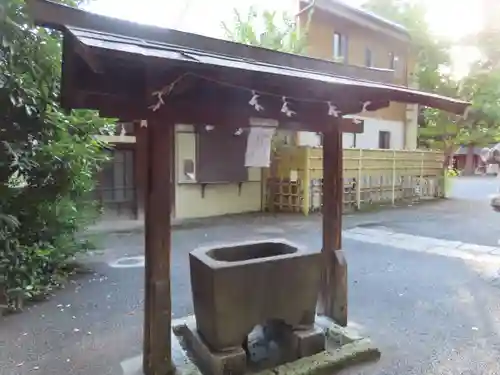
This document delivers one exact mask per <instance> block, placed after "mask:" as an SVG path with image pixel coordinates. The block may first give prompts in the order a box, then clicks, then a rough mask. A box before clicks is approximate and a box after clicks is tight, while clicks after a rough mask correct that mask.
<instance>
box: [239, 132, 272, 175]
mask: <svg viewBox="0 0 500 375" xmlns="http://www.w3.org/2000/svg"><path fill="white" fill-rule="evenodd" d="M274 131H275V129H274V128H263V127H251V128H250V133H249V134H248V139H247V150H246V153H245V167H257V168H265V167H269V165H270V164H271V141H272V139H273V135H274Z"/></svg>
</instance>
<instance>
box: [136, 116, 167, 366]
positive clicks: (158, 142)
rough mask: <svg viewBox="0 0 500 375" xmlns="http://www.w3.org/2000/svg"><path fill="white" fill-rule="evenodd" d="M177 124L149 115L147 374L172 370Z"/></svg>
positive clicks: (146, 291) (145, 324)
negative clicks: (173, 159)
mask: <svg viewBox="0 0 500 375" xmlns="http://www.w3.org/2000/svg"><path fill="white" fill-rule="evenodd" d="M173 134H174V124H173V123H171V122H169V121H166V120H165V121H163V120H158V119H149V120H148V125H147V145H148V147H147V166H145V167H146V170H147V181H146V186H147V188H146V197H145V200H146V202H145V203H146V207H145V208H146V214H145V216H146V223H145V236H146V238H145V240H146V267H145V308H144V310H145V311H144V359H143V370H144V374H145V375H167V374H171V373H173V364H172V354H171V319H172V313H171V311H172V308H171V296H170V248H171V233H170V231H171V228H170V211H171V206H172V205H171V196H172V194H171V189H172V184H171V180H170V172H171V166H172V163H171V157H172V152H171V151H172V147H173V142H174V137H173Z"/></svg>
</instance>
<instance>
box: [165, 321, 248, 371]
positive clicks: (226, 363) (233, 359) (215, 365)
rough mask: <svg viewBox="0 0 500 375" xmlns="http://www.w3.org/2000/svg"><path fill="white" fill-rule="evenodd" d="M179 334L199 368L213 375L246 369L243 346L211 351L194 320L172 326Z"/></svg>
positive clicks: (245, 356)
mask: <svg viewBox="0 0 500 375" xmlns="http://www.w3.org/2000/svg"><path fill="white" fill-rule="evenodd" d="M174 332H176V333H178V334H181V335H182V338H183V339H184V344H185V346H186V348H188V349H189V350H191V351H192V354H193V357H194V358H195V360H196V362H197V363H196V364H197V365H198V367H199V369H200V370H202V371H204V372H206V373H209V374H213V375H226V374H231V375H243V374H245V372H246V370H247V355H246V353H245V351H244V350H243V348H234V349H232V350H227V351H224V352H216V353H214V352H212V351H211V350H210V348H209V347H208V345H207V343H206V342H205V340H203V338H202V337H201V336H200V335H199V333H198V330H197V328H196V321H195V320H194V319H189V320H187V321H185V322H184V324H182V325H180V326H176V327H175V328H174Z"/></svg>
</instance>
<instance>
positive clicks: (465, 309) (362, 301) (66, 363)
mask: <svg viewBox="0 0 500 375" xmlns="http://www.w3.org/2000/svg"><path fill="white" fill-rule="evenodd" d="M478 181H479V180H478ZM479 183H480V182H479ZM481 223H485V226H481V225H480V224H481ZM499 223H500V215H499V214H495V213H493V212H492V211H491V210H490V209H489V207H488V202H487V200H486V198H484V199H476V200H475V201H469V200H463V199H462V200H460V201H454V200H449V201H442V202H439V203H437V204H424V205H421V206H418V207H406V208H398V209H391V210H387V211H382V212H378V213H369V214H359V215H352V216H347V217H345V220H344V226H345V228H344V242H343V247H344V249H345V250H346V254H347V259H348V262H349V302H350V311H349V313H350V319H351V324H355V325H356V326H358V327H359V328H360V329H361V331H362V332H363V333H365V334H367V335H369V336H371V337H372V338H373V339H374V340H375V341H376V342H377V343H378V344H379V345H380V347H381V349H382V352H383V356H382V360H381V361H380V362H379V363H378V364H375V365H370V366H368V367H363V368H360V369H359V368H358V369H353V370H348V371H346V372H345V373H346V374H348V375H350V374H367V375H392V374H394V375H400V374H415V375H416V374H425V375H428V374H440V375H441V374H460V373H462V374H471V375H483V374H498V373H500V364H499V362H498V357H499V355H500V336H499V332H500V289H499V288H500V279H499V275H498V261H497V259H499V258H500V256H498V247H499V246H500V245H499V244H498V239H499V238H500V230H498V224H499ZM212 224H213V225H212V226H210V227H197V228H191V229H186V230H183V229H177V230H175V232H174V234H173V253H172V288H173V292H172V294H173V317H174V318H176V317H181V316H184V315H186V314H189V313H191V312H192V304H191V297H190V285H189V269H188V257H187V254H188V252H189V251H190V250H192V249H193V248H195V247H196V246H198V245H200V244H207V243H215V242H220V241H235V240H245V239H254V238H271V237H285V238H287V239H289V240H292V241H296V242H298V243H301V244H303V245H305V246H307V247H308V248H309V249H311V250H317V249H319V247H320V244H321V235H320V234H321V233H320V230H321V225H320V218H318V217H311V218H307V219H304V218H300V217H291V216H284V217H280V218H279V219H278V220H276V219H274V218H271V217H264V218H260V217H256V216H251V217H249V218H230V219H218V220H214V221H213V222H212ZM476 245H480V246H476ZM103 248H104V249H106V251H104V252H103V253H102V254H95V255H94V256H93V257H92V258H91V259H89V261H90V262H91V265H92V267H93V269H94V271H95V273H92V274H88V275H80V276H79V277H78V278H76V279H75V280H73V281H72V283H70V284H69V285H68V287H67V288H66V289H65V290H62V291H61V292H59V293H57V295H56V296H55V297H54V298H53V299H52V300H50V301H48V302H45V303H40V304H37V305H33V306H30V307H29V309H28V310H27V311H25V312H24V313H23V314H18V315H13V316H9V317H6V318H3V319H1V320H0V374H1V375H27V374H41V375H123V370H122V367H121V366H120V363H121V362H123V361H125V360H127V359H130V358H134V357H135V356H137V355H138V354H139V353H140V352H141V339H142V337H141V335H142V333H141V331H142V295H143V292H144V290H143V268H142V264H141V257H142V256H143V253H142V252H143V239H142V234H141V233H137V232H136V233H129V234H113V235H109V236H107V237H106V238H105V239H104V242H103ZM124 257H136V258H133V259H132V260H131V261H130V262H126V263H127V265H128V267H125V268H124V267H120V268H114V267H112V266H113V265H114V266H116V261H117V260H118V259H120V258H124ZM485 257H488V259H487V261H486V258H485ZM134 262H135V264H134ZM119 263H120V262H119ZM121 264H122V266H123V263H121Z"/></svg>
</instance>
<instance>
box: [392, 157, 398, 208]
mask: <svg viewBox="0 0 500 375" xmlns="http://www.w3.org/2000/svg"><path fill="white" fill-rule="evenodd" d="M396 156H397V154H396V150H393V151H392V205H393V206H394V205H395V204H396Z"/></svg>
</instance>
